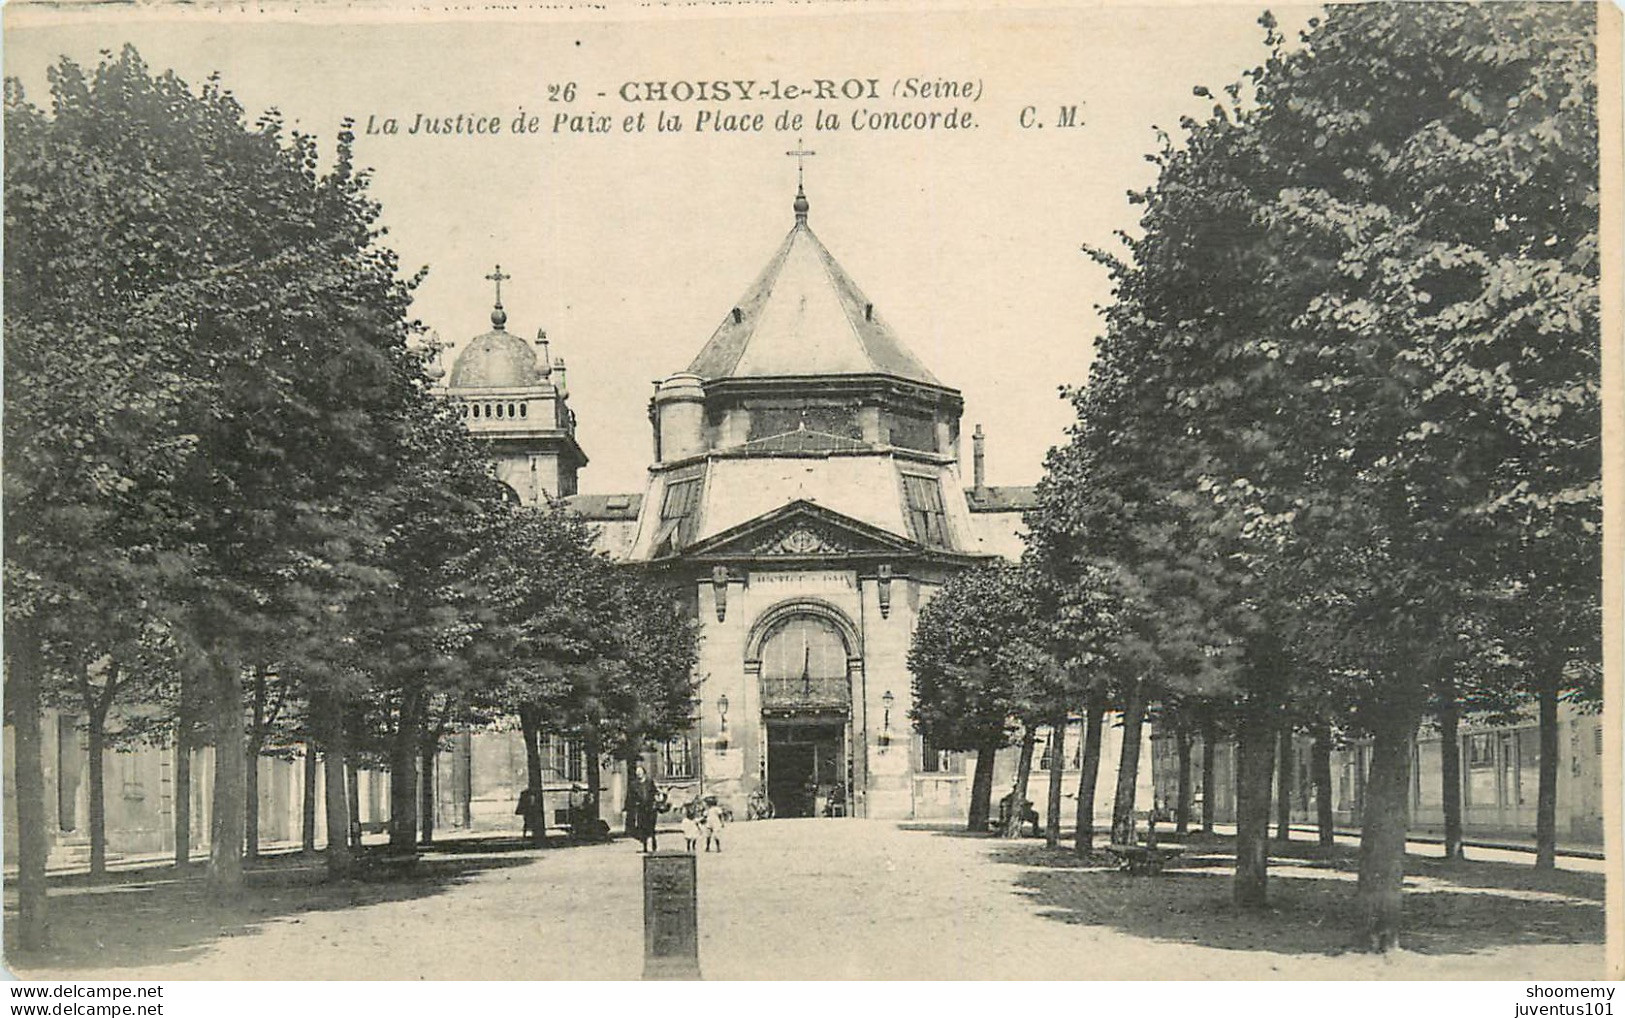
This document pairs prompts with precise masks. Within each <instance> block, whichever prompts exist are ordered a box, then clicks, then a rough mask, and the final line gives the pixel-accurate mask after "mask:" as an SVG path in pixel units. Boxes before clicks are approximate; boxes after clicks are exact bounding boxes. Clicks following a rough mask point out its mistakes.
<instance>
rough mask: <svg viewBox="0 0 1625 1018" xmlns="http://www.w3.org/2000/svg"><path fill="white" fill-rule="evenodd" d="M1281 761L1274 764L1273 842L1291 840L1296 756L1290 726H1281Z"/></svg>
mask: <svg viewBox="0 0 1625 1018" xmlns="http://www.w3.org/2000/svg"><path fill="white" fill-rule="evenodd" d="M1280 740H1281V759H1280V760H1279V761H1278V762H1277V763H1276V767H1275V770H1276V779H1275V780H1276V789H1277V795H1278V798H1277V801H1276V803H1275V840H1277V841H1291V840H1292V795H1293V792H1294V787H1293V786H1294V785H1295V784H1296V782H1295V780H1294V779H1295V778H1296V777H1297V774H1296V771H1297V769H1298V756H1297V754H1296V753H1294V752H1293V751H1292V726H1291V725H1290V724H1285V725H1282V726H1281V735H1280Z"/></svg>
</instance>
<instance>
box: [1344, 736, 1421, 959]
mask: <svg viewBox="0 0 1625 1018" xmlns="http://www.w3.org/2000/svg"><path fill="white" fill-rule="evenodd" d="M1419 720H1420V717H1419V712H1418V711H1414V710H1413V711H1407V710H1403V709H1396V707H1395V706H1394V705H1392V704H1390V705H1388V706H1387V711H1386V714H1385V716H1384V717H1383V718H1382V719H1381V722H1380V723H1379V724H1378V725H1376V726H1375V728H1374V730H1373V732H1372V743H1371V775H1370V777H1369V778H1367V780H1366V785H1365V814H1364V816H1363V818H1362V823H1361V827H1360V878H1359V883H1358V885H1357V888H1356V891H1355V901H1356V904H1357V907H1358V909H1359V913H1360V918H1361V924H1362V926H1363V929H1364V933H1365V937H1366V943H1367V946H1368V947H1369V948H1370V949H1371V950H1373V951H1391V950H1393V949H1395V948H1397V947H1398V946H1399V929H1400V919H1401V908H1402V898H1401V896H1402V894H1403V884H1404V879H1405V832H1406V828H1407V826H1408V821H1409V817H1408V813H1409V808H1408V807H1409V802H1408V798H1409V795H1408V793H1409V791H1410V781H1411V738H1412V736H1413V735H1414V734H1415V732H1416V725H1417V722H1418V721H1419Z"/></svg>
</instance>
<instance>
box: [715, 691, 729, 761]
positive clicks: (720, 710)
mask: <svg viewBox="0 0 1625 1018" xmlns="http://www.w3.org/2000/svg"><path fill="white" fill-rule="evenodd" d="M717 716H718V717H719V718H720V719H721V720H722V726H721V729H720V730H719V732H718V734H717V749H718V750H719V751H720V750H725V749H727V748H728V694H727V693H723V694H722V695H721V696H719V697H717Z"/></svg>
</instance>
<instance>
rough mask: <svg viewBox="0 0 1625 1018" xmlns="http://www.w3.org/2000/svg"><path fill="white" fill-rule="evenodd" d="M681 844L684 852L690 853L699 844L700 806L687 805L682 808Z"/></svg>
mask: <svg viewBox="0 0 1625 1018" xmlns="http://www.w3.org/2000/svg"><path fill="white" fill-rule="evenodd" d="M682 826H683V844H684V846H685V847H684V849H683V850H684V851H685V852H692V851H694V850H695V849H696V848H698V847H699V844H700V804H699V803H697V802H691V803H688V804H687V805H685V806H684V807H683V823H682Z"/></svg>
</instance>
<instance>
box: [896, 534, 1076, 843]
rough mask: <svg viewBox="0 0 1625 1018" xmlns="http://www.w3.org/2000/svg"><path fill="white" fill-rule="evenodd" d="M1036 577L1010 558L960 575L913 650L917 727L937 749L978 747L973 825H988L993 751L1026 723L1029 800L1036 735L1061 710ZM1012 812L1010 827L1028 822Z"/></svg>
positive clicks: (941, 595) (921, 628)
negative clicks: (1056, 707) (1033, 737)
mask: <svg viewBox="0 0 1625 1018" xmlns="http://www.w3.org/2000/svg"><path fill="white" fill-rule="evenodd" d="M1035 583H1036V576H1035V574H1033V573H1032V572H1030V571H1029V570H1026V569H1024V568H1022V567H1021V566H1018V565H1010V564H1006V563H998V564H989V565H984V566H978V567H976V568H972V569H968V570H966V571H964V572H962V573H959V574H957V575H956V576H954V577H953V578H952V579H950V580H949V581H948V582H947V583H946V584H944V585H943V587H942V589H941V590H940V591H938V592H937V593H936V595H935V596H933V597H932V598H931V600H930V601H929V602H928V603H927V604H926V605H925V607H924V608H923V609H922V610H921V611H920V617H919V620H918V623H917V624H916V626H915V629H914V637H913V642H912V643H911V645H910V647H909V654H908V666H909V671H910V672H911V673H912V675H913V683H914V696H913V700H914V707H913V710H912V712H911V717H912V719H913V721H914V723H915V725H916V726H917V727H918V728H919V730H920V731H921V732H922V733H924V734H925V735H926V737H928V738H929V739H930V740H931V742H932V743H933V744H934V745H936V746H939V747H942V748H944V749H954V750H973V751H975V753H976V772H975V776H974V777H973V779H972V783H971V803H970V816H969V820H968V826H969V828H970V829H971V830H985V829H986V828H987V822H988V818H989V815H990V813H991V802H992V791H993V763H994V756H995V754H996V753H997V752H998V750H999V748H1000V747H1002V746H1005V745H1007V744H1009V742H1010V740H1011V737H1012V736H1013V735H1014V734H1015V732H1016V730H1017V728H1020V729H1021V730H1022V732H1023V736H1022V738H1023V753H1022V764H1023V766H1021V767H1019V768H1018V774H1017V783H1016V790H1015V793H1014V800H1013V801H1014V802H1015V804H1016V805H1017V806H1018V807H1019V806H1020V804H1021V802H1022V801H1024V799H1025V794H1026V788H1025V785H1026V772H1027V769H1028V767H1029V766H1030V764H1031V759H1032V742H1031V740H1030V739H1029V738H1028V736H1030V735H1031V734H1032V732H1033V729H1034V727H1035V725H1036V724H1038V723H1041V722H1047V721H1049V720H1050V719H1051V717H1052V715H1053V707H1054V703H1055V700H1054V697H1053V696H1048V697H1046V695H1045V694H1046V693H1048V692H1051V691H1052V690H1053V688H1054V686H1055V683H1056V675H1057V672H1058V667H1057V660H1056V657H1055V655H1054V652H1053V641H1052V640H1051V638H1050V636H1051V631H1050V629H1049V627H1048V626H1047V624H1046V617H1045V616H1044V615H1043V614H1042V613H1041V612H1040V610H1039V596H1038V592H1037V590H1036V586H1035ZM1012 815H1013V818H1014V820H1013V822H1012V823H1011V824H1010V825H1009V826H1010V827H1011V828H1012V829H1015V828H1019V826H1020V810H1019V808H1018V809H1015V810H1013V811H1012Z"/></svg>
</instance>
